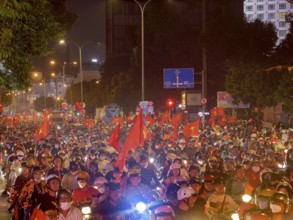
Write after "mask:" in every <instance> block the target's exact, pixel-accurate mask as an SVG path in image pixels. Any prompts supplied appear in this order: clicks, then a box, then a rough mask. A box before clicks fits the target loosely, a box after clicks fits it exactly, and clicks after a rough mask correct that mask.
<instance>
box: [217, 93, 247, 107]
mask: <svg viewBox="0 0 293 220" xmlns="http://www.w3.org/2000/svg"><path fill="white" fill-rule="evenodd" d="M217 103H218V104H217V106H218V107H222V108H250V104H244V103H243V102H240V103H239V104H238V105H235V104H233V98H232V96H231V95H230V94H229V93H227V92H218V93H217Z"/></svg>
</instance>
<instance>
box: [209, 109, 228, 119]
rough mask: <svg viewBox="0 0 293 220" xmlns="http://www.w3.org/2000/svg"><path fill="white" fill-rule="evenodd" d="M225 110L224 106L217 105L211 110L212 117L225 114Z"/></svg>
mask: <svg viewBox="0 0 293 220" xmlns="http://www.w3.org/2000/svg"><path fill="white" fill-rule="evenodd" d="M224 115H225V112H224V109H223V108H222V107H215V108H213V109H212V110H211V117H212V118H216V117H218V116H224Z"/></svg>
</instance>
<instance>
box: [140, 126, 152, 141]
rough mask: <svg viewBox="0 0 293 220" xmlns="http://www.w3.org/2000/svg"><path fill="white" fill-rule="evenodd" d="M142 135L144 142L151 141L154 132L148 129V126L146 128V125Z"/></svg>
mask: <svg viewBox="0 0 293 220" xmlns="http://www.w3.org/2000/svg"><path fill="white" fill-rule="evenodd" d="M142 133H143V139H144V140H149V139H150V138H151V137H152V132H151V131H150V130H149V129H148V128H147V126H145V124H143V128H142Z"/></svg>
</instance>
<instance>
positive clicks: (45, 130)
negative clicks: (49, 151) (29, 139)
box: [35, 120, 50, 141]
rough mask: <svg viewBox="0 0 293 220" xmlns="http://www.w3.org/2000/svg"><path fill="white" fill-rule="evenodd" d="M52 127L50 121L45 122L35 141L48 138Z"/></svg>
mask: <svg viewBox="0 0 293 220" xmlns="http://www.w3.org/2000/svg"><path fill="white" fill-rule="evenodd" d="M49 130H50V125H49V122H48V120H44V122H43V125H42V127H41V128H40V130H39V131H38V132H37V133H36V136H35V141H39V140H40V139H42V138H44V137H46V136H47V135H48V134H49Z"/></svg>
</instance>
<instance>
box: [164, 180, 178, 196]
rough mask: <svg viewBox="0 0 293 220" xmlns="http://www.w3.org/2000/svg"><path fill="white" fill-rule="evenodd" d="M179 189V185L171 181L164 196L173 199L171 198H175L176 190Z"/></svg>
mask: <svg viewBox="0 0 293 220" xmlns="http://www.w3.org/2000/svg"><path fill="white" fill-rule="evenodd" d="M179 189H180V187H179V186H178V185H177V184H175V183H171V184H170V185H169V186H168V187H167V190H166V197H167V199H168V200H173V199H177V192H178V190H179Z"/></svg>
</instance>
